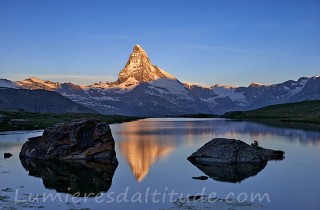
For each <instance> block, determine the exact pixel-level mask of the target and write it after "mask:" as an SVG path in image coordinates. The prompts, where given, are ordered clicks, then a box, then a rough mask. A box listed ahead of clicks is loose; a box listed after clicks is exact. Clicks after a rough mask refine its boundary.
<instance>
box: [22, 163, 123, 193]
mask: <svg viewBox="0 0 320 210" xmlns="http://www.w3.org/2000/svg"><path fill="white" fill-rule="evenodd" d="M21 163H22V165H23V167H24V168H25V169H26V170H27V171H29V176H34V177H41V178H42V180H43V184H44V186H45V187H46V188H48V189H55V190H56V191H57V192H62V193H69V194H75V193H79V194H80V196H94V195H97V194H99V193H100V192H107V191H108V190H109V188H110V187H111V184H112V178H113V174H114V172H115V170H116V168H117V166H116V165H112V164H107V163H105V162H102V161H99V162H91V161H84V160H79V161H58V162H54V161H44V160H30V159H21ZM89 194H90V195H89Z"/></svg>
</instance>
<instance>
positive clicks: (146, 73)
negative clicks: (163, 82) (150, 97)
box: [117, 45, 176, 84]
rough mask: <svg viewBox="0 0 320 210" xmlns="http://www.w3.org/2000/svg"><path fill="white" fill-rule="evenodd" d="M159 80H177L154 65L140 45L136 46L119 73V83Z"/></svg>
mask: <svg viewBox="0 0 320 210" xmlns="http://www.w3.org/2000/svg"><path fill="white" fill-rule="evenodd" d="M158 79H173V80H176V78H175V77H174V76H172V75H170V74H169V73H167V72H165V71H163V70H161V69H160V68H158V67H157V66H154V65H152V63H151V62H150V59H149V57H148V55H147V53H146V51H145V50H144V49H143V48H142V47H141V46H140V45H135V46H134V48H133V52H132V53H131V54H130V56H129V59H128V61H127V64H126V65H125V67H124V69H122V70H121V72H120V73H119V77H118V80H117V83H118V84H121V83H138V82H154V81H156V80H158Z"/></svg>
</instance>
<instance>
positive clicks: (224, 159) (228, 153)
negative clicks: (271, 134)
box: [188, 138, 284, 164]
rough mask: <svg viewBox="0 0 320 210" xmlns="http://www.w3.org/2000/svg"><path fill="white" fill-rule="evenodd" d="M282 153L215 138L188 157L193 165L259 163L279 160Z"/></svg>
mask: <svg viewBox="0 0 320 210" xmlns="http://www.w3.org/2000/svg"><path fill="white" fill-rule="evenodd" d="M283 157H284V152H283V151H279V150H271V149H264V148H261V147H259V146H252V145H249V144H247V143H245V142H243V141H240V140H236V139H225V138H216V139H212V140H211V141H209V142H208V143H206V144H205V145H203V146H202V147H201V148H200V149H199V150H198V151H196V152H194V153H193V154H192V155H191V156H189V157H188V160H189V161H191V162H194V163H201V164H212V163H260V162H265V161H268V160H281V159H283Z"/></svg>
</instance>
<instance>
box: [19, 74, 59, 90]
mask: <svg viewBox="0 0 320 210" xmlns="http://www.w3.org/2000/svg"><path fill="white" fill-rule="evenodd" d="M16 84H17V85H18V86H20V87H22V88H26V89H30V90H34V89H45V90H56V89H58V88H59V87H60V86H61V84H60V83H59V82H51V81H48V80H42V79H39V78H36V77H30V78H28V79H25V80H23V81H18V82H16Z"/></svg>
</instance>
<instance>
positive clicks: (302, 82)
mask: <svg viewBox="0 0 320 210" xmlns="http://www.w3.org/2000/svg"><path fill="white" fill-rule="evenodd" d="M0 87H5V88H18V89H29V90H35V89H44V90H49V91H55V92H58V93H60V94H61V95H63V96H65V97H68V98H70V99H71V100H72V101H74V102H77V103H79V104H81V105H83V106H86V107H88V108H91V109H94V110H96V111H98V112H100V113H103V114H120V115H131V116H144V117H150V116H152V117H157V116H170V115H184V114H196V113H210V114H223V113H225V112H228V111H242V110H251V109H256V108H260V107H264V106H267V105H272V104H281V103H289V102H298V101H304V100H316V99H320V76H314V77H302V78H300V79H298V80H297V81H293V80H289V81H286V82H284V83H280V84H274V85H260V84H258V83H252V84H250V85H249V86H248V87H234V86H227V85H213V86H211V87H203V86H200V85H195V84H190V83H182V82H180V81H179V80H178V79H177V78H175V77H174V76H172V75H171V74H169V73H167V72H165V71H164V70H162V69H160V68H159V67H157V66H154V65H153V64H152V63H151V62H150V59H149V57H148V55H147V53H146V52H145V51H144V50H143V49H142V47H141V46H139V45H136V46H134V48H133V52H132V53H131V55H130V57H129V59H128V61H127V63H126V65H125V67H124V69H122V70H121V71H120V73H119V76H118V80H117V81H115V82H107V83H95V84H93V85H76V84H72V83H58V82H51V81H44V80H41V79H38V78H34V77H32V78H28V79H25V80H23V81H17V82H12V81H9V80H5V79H2V80H0Z"/></svg>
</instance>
